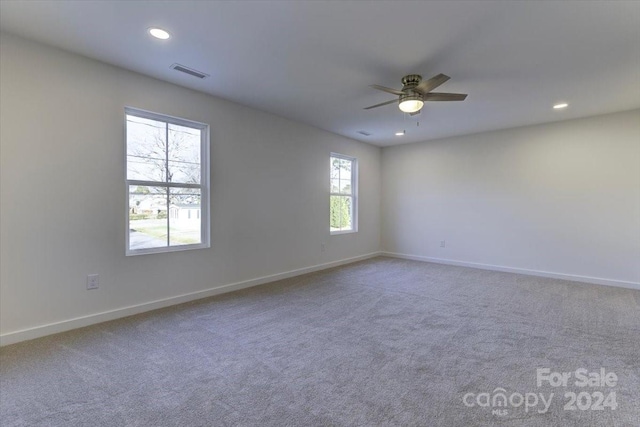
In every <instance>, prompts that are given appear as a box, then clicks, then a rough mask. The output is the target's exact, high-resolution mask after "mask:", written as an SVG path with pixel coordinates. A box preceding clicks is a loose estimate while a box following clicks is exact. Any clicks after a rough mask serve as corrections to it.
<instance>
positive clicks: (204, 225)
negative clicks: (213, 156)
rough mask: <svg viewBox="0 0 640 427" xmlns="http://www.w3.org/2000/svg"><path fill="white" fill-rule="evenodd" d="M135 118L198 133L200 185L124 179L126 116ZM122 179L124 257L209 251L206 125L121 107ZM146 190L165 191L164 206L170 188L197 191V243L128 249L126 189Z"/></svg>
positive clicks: (125, 172) (127, 202) (207, 136)
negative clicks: (198, 197)
mask: <svg viewBox="0 0 640 427" xmlns="http://www.w3.org/2000/svg"><path fill="white" fill-rule="evenodd" d="M128 115H131V116H136V117H140V118H144V119H150V120H157V121H161V122H165V123H168V124H174V125H178V126H185V127H190V128H194V129H200V131H201V132H200V184H187V183H173V182H166V181H163V182H158V181H144V180H134V179H128V177H127V144H128V141H127V116H128ZM124 123H125V128H124V145H125V147H124V165H125V167H124V179H125V188H126V192H125V195H126V207H127V210H126V216H125V217H126V255H127V256H132V255H145V254H155V253H165V252H178V251H187V250H192V249H206V248H210V247H211V238H210V236H211V232H210V217H209V211H210V209H209V206H210V202H209V192H210V187H209V133H210V132H209V125H208V124H206V123H200V122H195V121H192V120H187V119H181V118H178V117H173V116H168V115H166V114H160V113H154V112H151V111H146V110H141V109H138V108H133V107H125V109H124ZM132 185H139V186H150V187H165V188H167V203H168V201H169V194H170V192H169V190H170V189H171V188H197V189H200V212H201V215H200V242H201V243H195V244H190V245H177V246H169V245H167V246H163V247H156V248H144V249H130V248H129V234H130V226H129V212H130V206H129V199H130V196H129V192H130V190H129V189H130V186H132ZM169 210H170V209H169V206H168V205H167V241H169V239H170V235H169V233H170V228H169V218H170V215H169Z"/></svg>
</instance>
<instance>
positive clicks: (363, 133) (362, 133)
mask: <svg viewBox="0 0 640 427" xmlns="http://www.w3.org/2000/svg"><path fill="white" fill-rule="evenodd" d="M358 133H359V134H360V135H364V136H371V134H370V133H369V132H365V131H363V130H359V131H358Z"/></svg>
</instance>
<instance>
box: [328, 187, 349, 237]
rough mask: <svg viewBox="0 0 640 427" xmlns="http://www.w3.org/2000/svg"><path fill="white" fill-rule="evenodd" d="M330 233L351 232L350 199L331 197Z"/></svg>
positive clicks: (347, 197)
mask: <svg viewBox="0 0 640 427" xmlns="http://www.w3.org/2000/svg"><path fill="white" fill-rule="evenodd" d="M330 204H331V220H330V227H331V231H345V230H352V229H353V226H352V216H351V204H352V203H351V197H349V196H331V200H330Z"/></svg>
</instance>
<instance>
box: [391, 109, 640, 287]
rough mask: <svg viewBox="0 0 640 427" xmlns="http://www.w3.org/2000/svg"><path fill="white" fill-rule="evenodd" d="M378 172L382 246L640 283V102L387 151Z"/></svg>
mask: <svg viewBox="0 0 640 427" xmlns="http://www.w3.org/2000/svg"><path fill="white" fill-rule="evenodd" d="M382 171H383V204H382V206H383V209H382V212H383V213H382V216H383V249H384V250H385V251H388V252H392V253H401V254H405V255H409V256H413V257H416V258H418V259H426V260H428V259H437V260H445V261H448V262H449V261H453V262H455V263H460V264H463V265H465V264H467V265H478V266H487V267H490V268H503V267H506V268H507V269H514V270H515V271H523V272H527V271H533V272H536V273H538V274H539V273H552V275H553V274H557V275H559V276H560V277H567V278H571V277H575V278H578V279H585V278H589V279H593V278H596V279H605V280H603V281H602V282H604V283H607V284H620V285H625V286H626V285H631V287H637V285H638V283H639V282H640V110H634V111H629V112H623V113H617V114H611V115H605V116H597V117H592V118H586V119H579V120H570V121H564V122H558V123H552V124H545V125H539V126H528V127H522V128H515V129H508V130H501V131H496V132H487V133H481V134H475V135H469V136H462V137H455V138H447V139H441V140H436V141H429V142H424V143H418V144H410V145H403V146H397V147H390V148H385V149H384V150H383V155H382ZM442 240H444V241H445V247H444V248H442V247H440V242H441V241H442ZM596 282H598V281H596Z"/></svg>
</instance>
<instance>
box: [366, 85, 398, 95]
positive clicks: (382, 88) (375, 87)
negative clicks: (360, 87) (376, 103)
mask: <svg viewBox="0 0 640 427" xmlns="http://www.w3.org/2000/svg"><path fill="white" fill-rule="evenodd" d="M369 87H372V88H374V89H378V90H381V91H383V92H387V93H392V94H394V95H404V92H402V91H399V90H395V89H391V88H390V87H386V86H380V85H369Z"/></svg>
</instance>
